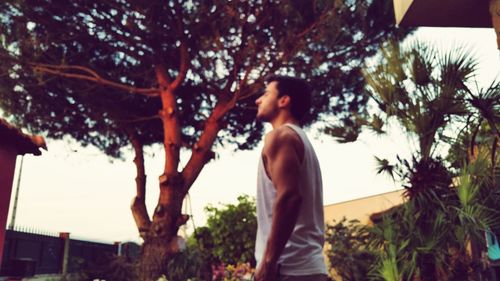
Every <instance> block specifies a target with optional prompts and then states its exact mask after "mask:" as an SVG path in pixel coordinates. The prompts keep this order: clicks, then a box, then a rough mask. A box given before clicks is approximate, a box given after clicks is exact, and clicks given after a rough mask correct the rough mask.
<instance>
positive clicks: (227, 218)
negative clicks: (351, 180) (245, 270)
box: [205, 195, 257, 266]
mask: <svg viewBox="0 0 500 281" xmlns="http://www.w3.org/2000/svg"><path fill="white" fill-rule="evenodd" d="M205 210H206V212H207V214H208V218H207V226H206V227H207V229H208V232H209V233H210V235H211V237H212V243H213V245H212V248H211V249H210V252H211V253H212V255H213V257H214V258H215V260H216V261H217V262H219V263H225V264H233V265H236V264H238V263H247V262H249V263H251V264H252V265H253V266H255V257H254V250H255V235H256V233H257V217H256V207H255V200H253V199H251V198H249V197H248V196H247V195H245V196H239V197H238V204H236V205H233V204H226V205H224V207H223V208H216V207H214V206H208V207H206V208H205Z"/></svg>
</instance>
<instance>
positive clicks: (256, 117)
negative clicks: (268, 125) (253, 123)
mask: <svg viewBox="0 0 500 281" xmlns="http://www.w3.org/2000/svg"><path fill="white" fill-rule="evenodd" d="M255 119H257V121H259V122H267V118H266V117H265V116H262V115H259V114H257V115H256V116H255Z"/></svg>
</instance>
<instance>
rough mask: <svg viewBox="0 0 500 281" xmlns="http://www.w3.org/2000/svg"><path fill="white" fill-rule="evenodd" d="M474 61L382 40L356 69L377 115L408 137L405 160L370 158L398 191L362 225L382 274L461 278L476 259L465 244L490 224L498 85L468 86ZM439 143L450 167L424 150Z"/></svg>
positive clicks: (458, 53)
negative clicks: (400, 195)
mask: <svg viewBox="0 0 500 281" xmlns="http://www.w3.org/2000/svg"><path fill="white" fill-rule="evenodd" d="M476 65H477V63H476V61H475V59H474V58H473V57H472V56H471V55H470V54H469V52H467V50H464V49H457V50H455V51H454V52H450V53H445V54H443V53H440V52H438V51H437V50H435V49H433V48H430V47H428V46H423V45H422V44H419V43H414V44H411V45H409V46H403V45H400V44H397V43H394V42H390V43H387V44H386V45H385V46H384V48H383V49H382V50H381V54H380V61H379V63H377V64H375V65H373V66H372V67H367V68H366V69H365V70H364V75H365V78H366V79H367V84H368V86H367V89H366V90H367V93H368V94H369V95H370V96H371V98H372V99H373V100H374V101H375V102H376V104H377V105H378V106H379V109H380V111H381V112H380V116H383V117H384V118H385V123H387V122H388V121H389V120H394V121H396V122H398V123H399V124H400V125H401V127H402V128H403V129H404V130H405V131H406V132H407V134H408V135H410V136H412V137H413V138H414V139H415V140H416V141H417V143H418V149H417V151H414V155H413V157H412V158H411V159H409V160H406V159H401V158H399V157H398V158H397V160H398V163H397V164H391V163H390V162H389V161H388V160H386V159H380V158H376V159H377V163H378V172H379V173H382V172H386V173H388V174H389V175H391V176H392V177H393V178H394V179H395V180H396V181H398V182H399V183H400V184H401V185H402V186H403V187H404V188H405V189H406V191H405V195H406V199H407V201H406V202H405V203H404V204H403V205H401V206H399V207H397V208H394V209H391V210H390V211H388V212H387V213H386V215H385V216H384V218H383V220H382V222H380V223H377V224H375V225H374V226H373V227H371V228H369V232H370V233H371V236H370V237H371V239H370V245H371V246H370V247H371V248H372V249H375V253H377V262H376V269H377V270H376V271H375V272H376V275H377V276H378V277H380V278H383V279H384V280H412V279H414V278H415V277H417V278H419V280H423V281H425V280H429V281H431V280H432V281H434V280H469V279H470V278H471V276H472V274H474V272H475V271H476V270H477V266H475V265H474V262H477V261H472V260H471V257H470V255H469V253H468V252H467V250H466V246H467V245H468V243H471V242H473V243H479V244H480V243H481V242H482V241H483V239H484V232H483V231H484V230H485V229H487V228H488V226H491V225H494V226H498V225H499V223H500V220H499V219H498V211H497V210H498V203H499V202H500V201H499V200H500V197H499V194H500V193H499V192H498V188H495V186H497V184H496V182H497V181H496V178H497V176H496V175H495V174H496V172H495V171H496V169H495V167H496V166H497V165H498V160H497V159H498V158H497V156H496V155H495V150H496V146H497V139H498V134H497V128H496V126H497V125H496V121H495V120H496V118H497V116H498V105H499V103H498V99H497V100H493V99H492V97H497V95H498V93H499V91H500V83H498V82H493V83H492V85H491V86H490V87H489V88H487V89H479V90H477V91H474V90H472V88H471V85H472V83H471V82H472V80H471V79H472V78H473V76H474V73H475V69H476ZM475 92H476V93H475ZM495 110H496V112H495ZM374 116H376V117H374V118H373V120H372V121H370V120H367V119H361V120H359V121H358V124H359V125H360V126H366V127H368V128H370V127H376V128H370V129H372V130H380V129H381V126H380V124H381V122H380V120H379V118H380V117H378V116H379V115H374ZM373 124H376V126H374V125H373ZM442 143H451V148H452V149H451V150H450V153H451V154H454V155H449V156H448V157H447V159H448V160H449V162H451V164H452V165H453V166H452V167H449V166H448V165H447V163H446V162H444V161H443V160H442V159H441V158H440V157H439V156H435V155H434V151H435V150H436V147H437V145H439V144H442ZM488 143H492V145H487V144H488ZM485 144H486V145H485ZM485 147H486V149H484V148H485ZM476 273H478V272H476ZM478 274H479V273H478Z"/></svg>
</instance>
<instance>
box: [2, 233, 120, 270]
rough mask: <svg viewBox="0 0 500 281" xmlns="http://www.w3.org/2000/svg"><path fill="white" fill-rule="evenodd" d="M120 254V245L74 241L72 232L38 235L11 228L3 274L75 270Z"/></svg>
mask: <svg viewBox="0 0 500 281" xmlns="http://www.w3.org/2000/svg"><path fill="white" fill-rule="evenodd" d="M117 253H118V244H114V245H113V244H105V243H98V242H90V241H82V240H74V239H70V238H69V233H60V234H59V236H57V235H53V234H52V235H51V234H35V233H28V232H22V231H15V230H7V231H6V235H5V244H4V252H3V258H2V264H1V267H0V276H6V275H7V276H31V275H34V274H57V273H71V272H75V271H77V270H78V269H79V266H80V265H81V263H82V262H88V263H99V262H100V261H102V260H103V259H105V258H106V257H109V256H111V255H114V254H117Z"/></svg>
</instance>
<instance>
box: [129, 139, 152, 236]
mask: <svg viewBox="0 0 500 281" xmlns="http://www.w3.org/2000/svg"><path fill="white" fill-rule="evenodd" d="M127 134H128V136H129V139H130V142H131V143H132V147H133V148H134V151H135V158H134V163H135V166H136V170H137V176H136V178H135V183H136V196H135V197H134V199H133V201H132V205H131V206H130V209H131V210H132V215H133V216H134V220H135V224H136V225H137V229H138V230H139V234H140V235H141V237H142V238H143V239H145V236H146V235H147V233H148V231H149V228H150V227H151V220H150V219H149V215H148V210H147V209H146V172H145V168H144V151H143V149H142V147H143V146H142V143H141V142H140V140H139V138H138V136H137V133H135V132H133V131H132V129H129V130H127Z"/></svg>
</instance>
